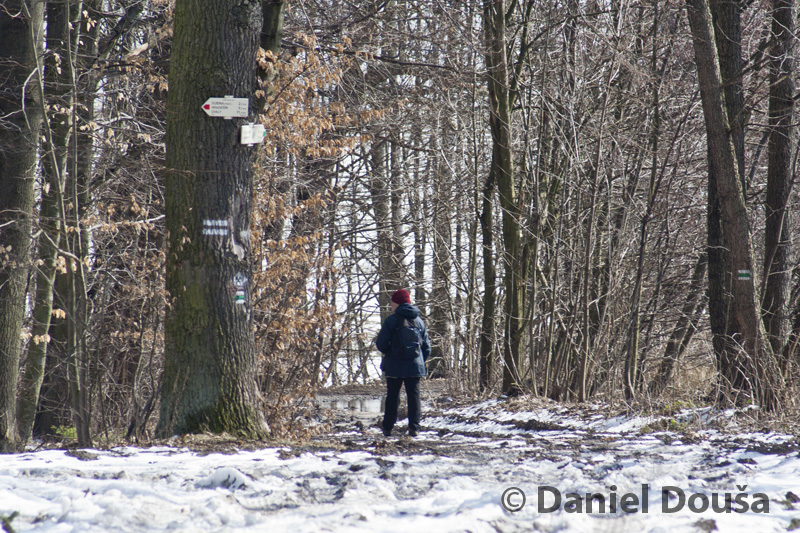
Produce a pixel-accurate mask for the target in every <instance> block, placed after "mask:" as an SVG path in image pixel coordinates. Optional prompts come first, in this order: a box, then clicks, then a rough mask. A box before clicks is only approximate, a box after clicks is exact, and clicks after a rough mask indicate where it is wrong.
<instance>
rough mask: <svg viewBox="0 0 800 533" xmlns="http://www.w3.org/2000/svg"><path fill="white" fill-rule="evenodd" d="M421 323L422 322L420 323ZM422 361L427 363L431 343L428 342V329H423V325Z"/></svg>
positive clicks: (423, 327)
mask: <svg viewBox="0 0 800 533" xmlns="http://www.w3.org/2000/svg"><path fill="white" fill-rule="evenodd" d="M420 322H422V321H420ZM420 329H421V330H422V346H421V348H422V360H423V361H427V360H428V356H429V355H430V354H431V342H430V340H428V328H427V327H425V323H424V322H423V323H422V328H420Z"/></svg>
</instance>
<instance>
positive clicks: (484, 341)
mask: <svg viewBox="0 0 800 533" xmlns="http://www.w3.org/2000/svg"><path fill="white" fill-rule="evenodd" d="M493 198H494V175H493V174H492V172H491V171H490V172H489V176H488V177H487V178H486V183H485V184H484V186H483V189H482V193H481V204H482V208H481V214H480V222H481V237H482V239H481V240H482V243H483V246H482V250H483V285H484V291H483V315H482V318H481V336H480V353H479V356H478V357H479V365H480V372H479V376H480V377H479V383H480V390H481V391H484V390H486V389H488V388H489V385H490V383H491V377H492V366H493V359H494V357H493V353H494V335H495V332H494V329H495V316H496V313H497V294H496V292H497V269H496V267H495V264H494V261H495V255H494V233H493V229H492V226H493V224H492V221H493V219H494V217H493V214H492V213H493V211H494V210H493Z"/></svg>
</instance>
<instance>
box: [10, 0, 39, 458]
mask: <svg viewBox="0 0 800 533" xmlns="http://www.w3.org/2000/svg"><path fill="white" fill-rule="evenodd" d="M43 7H44V3H43V2H30V3H29V2H27V0H9V1H7V2H4V3H3V5H2V6H0V79H2V80H3V91H2V92H0V117H1V118H0V120H2V121H3V122H4V123H0V191H3V192H2V194H0V452H6V451H13V450H14V449H15V448H16V447H17V445H18V441H19V435H18V431H17V423H16V396H17V379H18V373H19V370H18V369H19V357H20V349H21V342H22V341H21V334H22V324H23V320H24V317H25V296H26V293H27V285H28V272H29V269H30V256H29V254H30V243H31V218H32V216H33V202H34V186H33V185H34V181H35V179H36V163H37V161H38V157H37V156H38V145H39V131H40V128H41V122H42V113H43V107H42V101H41V98H42V93H41V90H40V88H41V70H40V68H39V64H40V63H39V60H38V56H39V55H40V54H41V53H42V43H43V18H44V15H43V13H44V11H43ZM37 70H38V71H39V72H37ZM31 78H33V81H32V82H31V83H28V81H29V79H31Z"/></svg>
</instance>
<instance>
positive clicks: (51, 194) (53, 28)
mask: <svg viewBox="0 0 800 533" xmlns="http://www.w3.org/2000/svg"><path fill="white" fill-rule="evenodd" d="M71 11H72V12H71ZM76 12H77V13H76ZM73 15H77V16H80V10H78V9H75V7H74V6H73V8H72V10H71V9H70V6H69V5H67V4H66V3H58V2H52V3H48V4H47V49H48V52H51V53H49V54H48V55H47V56H46V63H45V76H44V79H45V87H44V90H45V99H46V101H47V102H48V105H52V106H53V109H56V110H62V111H59V112H56V113H53V114H52V115H51V117H50V118H48V119H47V120H48V124H49V126H48V127H49V135H46V136H45V137H46V142H45V144H44V146H43V150H44V152H45V154H44V157H43V160H42V170H43V175H44V176H43V177H44V182H45V184H46V185H45V187H44V188H43V191H42V201H41V210H40V217H39V219H40V221H41V223H40V224H41V230H42V231H41V233H40V236H39V245H38V259H39V261H38V264H39V266H38V267H37V270H36V293H35V298H34V308H33V326H32V327H31V335H32V339H33V342H31V343H29V344H28V355H27V357H26V359H25V365H24V372H23V374H22V379H21V382H20V391H19V398H18V405H17V426H18V427H19V432H20V437H21V438H22V439H23V441H25V440H27V439H28V438H30V437H31V435H32V432H33V420H34V416H35V414H36V407H37V405H38V402H39V393H40V391H41V388H42V382H43V380H44V371H45V361H46V359H47V351H48V346H49V345H50V335H49V332H50V322H51V318H52V314H53V289H54V286H55V277H56V259H57V256H58V249H59V245H60V243H61V237H62V228H63V223H64V220H63V216H62V208H63V205H64V187H65V179H64V178H65V176H66V174H67V151H68V146H69V139H70V133H71V130H72V111H73V110H74V107H73V106H74V95H75V93H74V86H73V81H74V80H73V75H74V68H73V66H74V55H73V51H72V42H73V41H74V40H77V39H74V38H73V33H72V31H71V28H73V27H74V28H79V27H80V24H74V25H72V23H71V21H72V20H73V19H74V16H73Z"/></svg>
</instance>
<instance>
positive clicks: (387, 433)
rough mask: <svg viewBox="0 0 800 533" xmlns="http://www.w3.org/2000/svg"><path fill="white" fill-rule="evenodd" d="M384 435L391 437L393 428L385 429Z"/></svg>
mask: <svg viewBox="0 0 800 533" xmlns="http://www.w3.org/2000/svg"><path fill="white" fill-rule="evenodd" d="M383 436H384V437H391V436H392V430H391V429H384V430H383Z"/></svg>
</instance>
